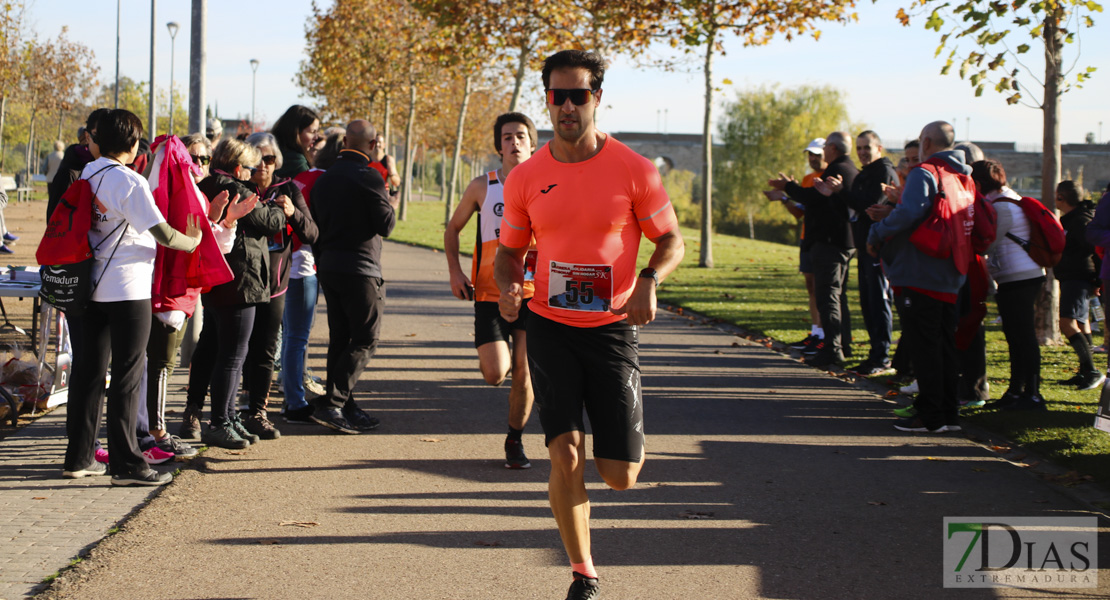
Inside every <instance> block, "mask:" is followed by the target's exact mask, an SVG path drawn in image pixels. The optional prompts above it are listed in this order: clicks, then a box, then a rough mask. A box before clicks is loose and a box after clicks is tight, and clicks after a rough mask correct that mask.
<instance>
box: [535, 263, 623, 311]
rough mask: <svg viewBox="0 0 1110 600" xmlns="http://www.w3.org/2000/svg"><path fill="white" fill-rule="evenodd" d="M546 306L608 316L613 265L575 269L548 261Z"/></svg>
mask: <svg viewBox="0 0 1110 600" xmlns="http://www.w3.org/2000/svg"><path fill="white" fill-rule="evenodd" d="M550 273H551V276H550V278H549V279H548V284H547V290H548V294H547V295H548V298H547V304H548V306H550V307H552V308H562V309H564V310H579V311H585V312H608V310H609V306H610V304H611V303H612V301H613V266H612V265H575V264H570V263H561V262H556V261H554V260H553V261H551V271H550Z"/></svg>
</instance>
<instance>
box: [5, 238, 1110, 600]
mask: <svg viewBox="0 0 1110 600" xmlns="http://www.w3.org/2000/svg"><path fill="white" fill-rule="evenodd" d="M384 262H385V265H386V275H387V280H388V284H387V286H388V292H387V309H386V317H385V319H386V320H385V328H384V331H383V339H382V343H381V346H380V348H379V350H378V354H377V356H376V357H375V358H374V359H373V360H372V361H371V364H370V367H369V369H368V370H367V372H366V373H365V375H364V376H363V379H362V382H361V383H360V385H359V388H358V401H359V403H360V405H361V406H363V407H364V408H365V409H367V410H368V411H369V412H370V413H371V414H373V415H376V416H378V417H380V418H381V419H382V422H383V423H382V426H381V428H380V429H379V430H378V431H375V432H372V433H367V434H363V435H358V436H345V435H339V434H332V433H330V432H327V431H326V430H324V429H323V428H321V427H317V426H308V425H300V426H294V425H284V424H283V423H282V422H281V421H280V420H277V423H278V425H279V427H280V428H281V430H282V434H283V435H282V437H281V439H280V440H277V441H270V442H262V443H260V444H258V445H256V446H252V447H251V448H249V449H247V450H243V451H227V450H220V449H213V450H210V451H208V452H206V453H205V454H204V455H203V456H202V457H201V458H198V459H196V460H194V461H193V462H192V466H191V467H190V468H186V469H185V470H183V471H182V472H181V473H180V474H179V475H178V477H177V478H176V480H175V481H174V483H173V484H171V485H170V486H168V487H167V488H165V489H164V490H161V491H160V493H153V494H151V497H152V499H151V500H150V501H149V502H148V503H146V504H145V505H143V504H142V503H143V502H144V500H145V499H146V498H147V494H146V493H145V491H143V492H136V491H133V490H117V489H111V487H110V486H109V485H108V481H107V479H104V478H99V479H97V480H94V481H90V480H81V481H76V482H70V481H63V480H61V479H58V478H57V477H58V475H60V473H58V472H57V471H59V470H60V454H61V444H62V443H64V442H60V441H59V439H58V438H57V435H58V432H57V431H56V430H55V431H54V432H53V433H51V432H49V431H46V429H47V428H46V426H40V425H39V424H35V425H32V426H30V427H28V428H27V430H26V434H27V435H36V434H37V433H38V434H41V435H44V436H45V441H44V442H43V443H42V447H43V448H46V449H47V450H43V451H40V452H39V454H40V455H41V454H43V453H44V452H45V453H46V454H47V455H48V456H49V458H47V459H43V458H39V459H38V460H40V461H41V460H47V461H50V460H52V461H53V463H50V464H48V465H46V466H42V465H41V464H40V465H38V466H37V467H34V466H27V465H26V464H24V466H23V467H22V468H23V469H30V471H29V476H28V477H27V479H28V480H33V481H34V483H33V484H28V485H16V484H11V485H9V487H14V488H16V489H7V488H3V487H0V498H2V500H0V503H2V505H3V506H8V507H13V506H24V505H26V504H34V503H35V502H52V500H30V499H29V498H28V496H29V495H31V494H34V496H35V497H40V498H41V497H44V496H57V497H58V498H62V497H65V498H71V499H72V500H71V501H72V502H73V503H74V504H72V505H68V506H67V507H65V508H57V509H55V510H54V512H55V513H59V512H68V516H67V519H69V518H73V519H76V518H78V517H79V515H80V514H82V513H83V512H84V511H96V510H99V509H98V507H99V506H102V505H104V504H107V503H112V502H115V503H116V504H119V499H120V498H126V499H127V502H124V503H123V504H126V505H127V506H125V507H115V508H114V509H112V510H114V511H116V512H115V516H109V514H110V513H112V510H105V511H103V512H104V513H105V514H104V515H100V516H97V517H96V518H95V519H94V520H96V521H98V522H99V523H100V526H101V529H100V530H99V532H94V533H95V535H94V536H93V537H94V538H99V537H100V536H103V535H104V533H105V532H106V531H107V529H108V528H109V527H111V526H112V525H114V524H115V523H116V522H117V521H119V520H120V519H122V518H123V517H124V516H125V515H126V513H127V512H128V511H129V510H130V508H131V507H133V506H141V508H140V509H139V510H137V511H136V512H135V514H134V516H133V517H132V518H130V519H128V520H126V522H125V523H124V524H123V525H122V527H121V530H120V531H119V532H118V533H115V534H114V535H111V536H109V537H107V538H106V539H105V540H104V541H103V542H101V543H100V544H99V545H97V546H96V547H95V548H94V549H92V550H91V552H89V553H88V556H87V557H86V558H85V559H84V560H83V561H82V562H80V563H79V564H77V565H76V566H75V567H74V568H72V569H69V570H67V571H65V572H64V573H63V574H62V576H61V577H59V578H58V580H56V581H55V582H54V584H53V586H52V587H50V588H48V589H47V590H46V591H45V592H43V597H49V598H159V599H162V598H175V599H177V598H180V599H184V598H401V599H433V598H460V599H461V598H479V599H486V598H542V599H561V598H563V596H564V594H565V591H566V588H567V586H568V585H569V582H570V569H569V567H568V565H567V563H566V559H565V556H564V553H563V550H562V547H561V544H560V542H559V538H558V534H557V532H556V530H555V526H554V521H553V519H552V518H551V514H550V511H549V509H548V506H547V497H546V480H547V476H548V472H549V463H548V461H547V458H546V454H545V452H544V448H543V438H542V434H541V433H540V428H539V424H538V419H537V418H536V416H535V415H533V417H532V420H531V421H530V422H529V425H528V428H527V431H526V434H525V446H526V449H527V451H528V453H529V456H530V458H531V460H532V464H533V468H532V469H530V470H526V471H509V470H506V469H505V468H503V466H502V458H503V452H502V448H501V446H502V441H503V438H504V433H505V428H506V426H505V418H506V406H507V394H508V389H507V385H506V386H503V387H501V388H491V387H489V386H486V385H484V384H483V383H482V381H481V378H480V376H479V374H478V370H477V358H476V354H475V352H474V347H473V337H472V335H471V332H472V309H471V306H470V305H469V304H468V303H465V302H461V301H458V300H455V299H454V298H453V297H452V296H451V295H450V293H449V291H448V287H447V284H446V281H447V273H446V266H445V261H444V260H443V256H442V254H441V253H435V252H432V251H429V250H423V249H417V248H410V247H406V246H401V245H397V244H387V245H386V249H385V256H384ZM324 310H325V309H324V308H323V307H321V312H320V322H318V324H317V327H316V328H315V331H314V339H313V344H312V347H311V348H310V365H311V366H312V367H313V368H314V369H315V370H316V372H318V373H322V372H323V360H324V348H325V342H324V340H325V338H326V335H327V326H326V322H324V321H323V319H324V314H323V313H324ZM641 362H642V365H643V372H644V377H643V386H644V403H645V407H646V427H647V432H648V438H647V462H646V465H645V467H644V470H643V473H642V477H641V480H640V482H639V483H638V484H637V485H636V486H635V487H634V488H633V489H631V490H627V491H624V492H615V491H612V490H609V489H607V488H606V487H605V486H604V484H603V483H602V482H601V480H600V478H599V477H598V476H597V475H596V473H595V472H594V471H593V468H592V466H588V467H587V485H588V487H589V489H590V496H591V499H592V502H593V505H592V510H593V522H592V524H593V544H594V557H595V562H596V563H597V565H598V569H599V572H600V573H601V581H602V586H603V587H602V590H603V597H604V598H608V599H618V598H621V599H679V598H682V599H685V598H699V599H702V598H705V599H709V598H728V599H737V598H791V599H793V598H799V599H831V598H837V599H839V598H937V597H941V596H949V595H952V596H955V595H956V593H957V591H955V590H952V591H949V590H945V589H943V588H942V587H941V559H942V556H941V550H942V539H943V538H942V518H943V517H945V516H959V515H965V516H973V515H975V516H978V515H994V516H1045V515H1088V514H1092V513H1089V512H1087V509H1085V508H1084V507H1083V505H1081V504H1079V503H1078V502H1076V501H1074V500H1072V499H1071V497H1070V496H1069V495H1066V494H1064V493H1062V492H1061V491H1060V490H1059V489H1058V488H1055V487H1052V486H1050V485H1049V484H1047V483H1045V482H1043V481H1041V480H1039V479H1037V478H1036V477H1033V476H1031V475H1030V474H1029V473H1028V470H1027V469H1022V468H1020V467H1017V466H1014V465H1012V464H1011V463H1008V462H1006V461H1003V460H1001V459H1000V458H998V457H996V456H995V455H993V454H992V453H990V452H988V451H987V450H985V449H983V448H981V447H979V446H977V445H975V444H972V443H971V442H969V441H968V440H967V439H966V438H965V437H963V436H959V435H940V436H935V435H910V434H899V433H897V432H895V431H894V430H893V429H891V427H890V422H891V417H890V414H889V410H890V408H891V405H890V404H886V403H884V402H882V401H881V399H880V398H879V397H878V396H876V395H874V394H873V393H870V392H867V391H864V390H862V389H860V388H858V387H856V386H853V385H851V384H849V383H847V382H845V381H842V380H840V379H837V378H834V377H830V376H828V375H827V374H824V373H822V372H819V371H816V370H813V369H811V368H808V367H805V366H804V365H801V364H799V363H798V362H797V361H794V360H790V359H788V358H786V357H784V356H781V355H779V354H776V353H774V352H772V351H770V350H768V349H766V348H764V347H763V346H760V345H757V344H751V343H749V342H746V341H744V340H742V339H740V338H738V337H736V336H734V335H732V334H730V333H728V332H724V331H721V330H718V329H716V328H714V327H713V326H712V325H710V324H706V323H703V322H702V321H701V320H698V319H690V318H688V317H684V316H681V315H675V314H671V313H662V314H661V315H660V318H659V320H658V321H656V322H655V323H653V324H651V325H649V326H647V327H646V328H645V329H644V331H643V335H642V347H641ZM175 381H176V382H178V385H175V386H174V390H175V392H174V398H173V401H172V402H171V409H174V410H175V411H179V410H180V407H181V406H182V404H183V394H182V393H181V392H180V391H179V387H180V384H181V383H183V382H184V375H183V374H177V375H175ZM58 418H59V417H57V416H53V415H52V416H50V417H48V419H58ZM171 422H173V423H174V425H173V427H175V428H176V416H171ZM37 430H38V431H37ZM46 434H50V435H46ZM51 435H52V436H54V437H50V436H51ZM24 437H26V436H24ZM9 441H10V440H5V442H4V443H3V446H0V452H8V447H9V446H8V443H9ZM17 441H18V440H17ZM22 444H23V446H22V447H25V448H26V447H34V445H33V444H28V443H27V442H26V441H24V442H22ZM3 468H4V469H5V470H4V472H2V473H0V474H2V475H3V476H4V477H2V478H0V482H8V483H10V482H12V481H19V477H18V475H12V472H11V471H10V470H9V469H8V467H6V466H5V467H3ZM36 485H43V486H47V487H49V488H50V493H49V494H47V493H43V492H41V491H36V490H35V488H34V486H36ZM19 494H22V496H19ZM58 504H64V503H58ZM90 514H94V513H90ZM3 518H4V517H0V531H3V532H7V531H9V530H8V529H3V528H2V526H3V525H4V523H5V521H4V520H3ZM65 523H66V522H65V521H63V522H62V523H60V524H59V523H57V522H55V523H54V529H53V530H51V531H54V532H55V533H52V534H48V535H45V536H43V537H46V538H50V537H51V536H53V535H65V534H64V531H66V524H65ZM1100 524H1101V525H1103V529H1102V530H1103V531H1106V529H1105V525H1106V522H1105V520H1101V521H1100ZM37 526H38V524H35V525H34V526H33V527H37ZM33 527H29V528H28V530H30V529H33ZM20 531H23V530H20ZM31 533H33V532H31ZM3 535H4V537H2V538H0V547H3V548H4V549H3V550H0V561H4V560H5V559H7V558H9V555H12V554H14V553H15V552H16V551H18V550H21V549H23V547H24V546H26V545H27V543H28V542H27V535H29V534H27V535H25V534H16V535H14V536H13V537H9V536H8V534H7V533H4V534H3ZM21 536H22V537H21ZM1100 537H1101V538H1102V541H1103V544H1102V548H1103V551H1102V553H1101V554H1102V558H1101V560H1100V563H1101V564H1103V565H1106V564H1110V562H1107V559H1106V556H1107V553H1108V550H1110V543H1107V538H1106V537H1105V536H1104V535H1103V536H1100ZM9 540H12V542H9ZM90 541H92V540H90ZM90 541H85V542H82V541H81V540H77V539H75V540H72V541H71V542H70V543H71V545H72V549H71V552H70V553H69V556H73V555H76V554H77V552H78V551H79V550H80V549H81V548H82V546H84V545H85V544H88V543H90ZM17 543H18V544H21V545H22V546H20V548H16V547H15V544H17ZM9 546H10V547H11V551H9ZM64 565H65V562H61V563H59V564H56V565H53V566H52V567H51V568H53V569H56V568H60V567H63V566H64ZM2 569H3V563H2V562H0V572H2ZM3 583H5V584H9V585H8V587H6V588H0V597H3V595H4V594H5V593H6V594H8V596H7V597H9V598H14V597H16V595H17V594H19V595H22V594H23V593H24V592H25V591H26V590H28V589H30V585H31V584H33V582H23V585H24V586H25V587H24V588H22V590H23V591H20V589H17V586H15V585H11V584H12V582H10V581H8V580H6V579H4V580H3ZM5 589H6V590H8V591H6V592H5V591H4V590H5ZM1108 590H1110V577H1103V578H1102V580H1101V586H1100V588H1099V589H1098V590H1076V591H1073V592H1068V593H1063V594H1060V593H1052V592H1044V593H1038V592H1034V591H1023V590H1012V589H1011V590H962V591H959V592H958V593H959V595H960V597H967V598H995V597H1041V596H1044V597H1060V596H1063V597H1080V598H1082V597H1087V598H1094V597H1101V598H1105V597H1107V596H1108V595H1110V593H1108ZM1077 592H1078V593H1077Z"/></svg>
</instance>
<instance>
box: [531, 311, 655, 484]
mask: <svg viewBox="0 0 1110 600" xmlns="http://www.w3.org/2000/svg"><path fill="white" fill-rule="evenodd" d="M637 336H638V334H637V330H636V327H634V326H632V325H629V324H628V323H626V322H625V321H618V322H616V323H611V324H609V325H604V326H601V327H587V328H583V327H572V326H570V325H564V324H562V323H557V322H555V321H552V320H550V319H545V318H543V317H540V316H538V315H536V314H532V315H530V316H529V318H528V367H529V369H530V370H531V373H532V390H533V392H534V393H535V397H536V406H537V407H539V409H540V424H541V425H543V432H544V436H545V438H546V439H545V444H550V443H551V440H553V439H555V438H556V437H558V436H560V435H562V434H564V433H566V432H568V431H582V432H585V431H586V427H585V423H584V421H583V418H582V409H583V408H585V410H586V414H587V415H588V416H589V418H590V429H591V431H592V432H593V446H594V456H595V457H597V458H608V459H612V460H622V461H627V462H640V459H641V458H642V457H643V451H644V407H643V402H642V400H643V397H642V395H641V390H640V361H639V351H638V342H637Z"/></svg>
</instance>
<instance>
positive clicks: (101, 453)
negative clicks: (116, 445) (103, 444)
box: [95, 448, 108, 464]
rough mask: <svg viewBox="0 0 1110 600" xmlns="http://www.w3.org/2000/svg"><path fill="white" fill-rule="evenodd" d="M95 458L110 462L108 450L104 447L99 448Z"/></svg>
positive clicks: (105, 462) (100, 461) (99, 461)
mask: <svg viewBox="0 0 1110 600" xmlns="http://www.w3.org/2000/svg"><path fill="white" fill-rule="evenodd" d="M95 458H96V462H98V463H104V464H108V451H107V450H105V449H104V448H97V449H96V455H95Z"/></svg>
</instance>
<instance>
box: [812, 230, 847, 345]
mask: <svg viewBox="0 0 1110 600" xmlns="http://www.w3.org/2000/svg"><path fill="white" fill-rule="evenodd" d="M855 252H856V251H855V249H854V248H838V247H836V246H831V245H829V244H826V243H824V242H816V243H814V244H813V247H812V248H811V250H810V255H811V256H812V257H813V288H814V290H813V292H814V296H815V297H816V299H817V312H818V313H820V314H821V328H822V329H824V330H825V349H826V350H827V351H833V352H837V353H841V352H843V353H848V354H850V353H851V347H852V314H851V312H850V311H849V309H848V264H849V263H850V262H851V260H852V255H853V254H855Z"/></svg>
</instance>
